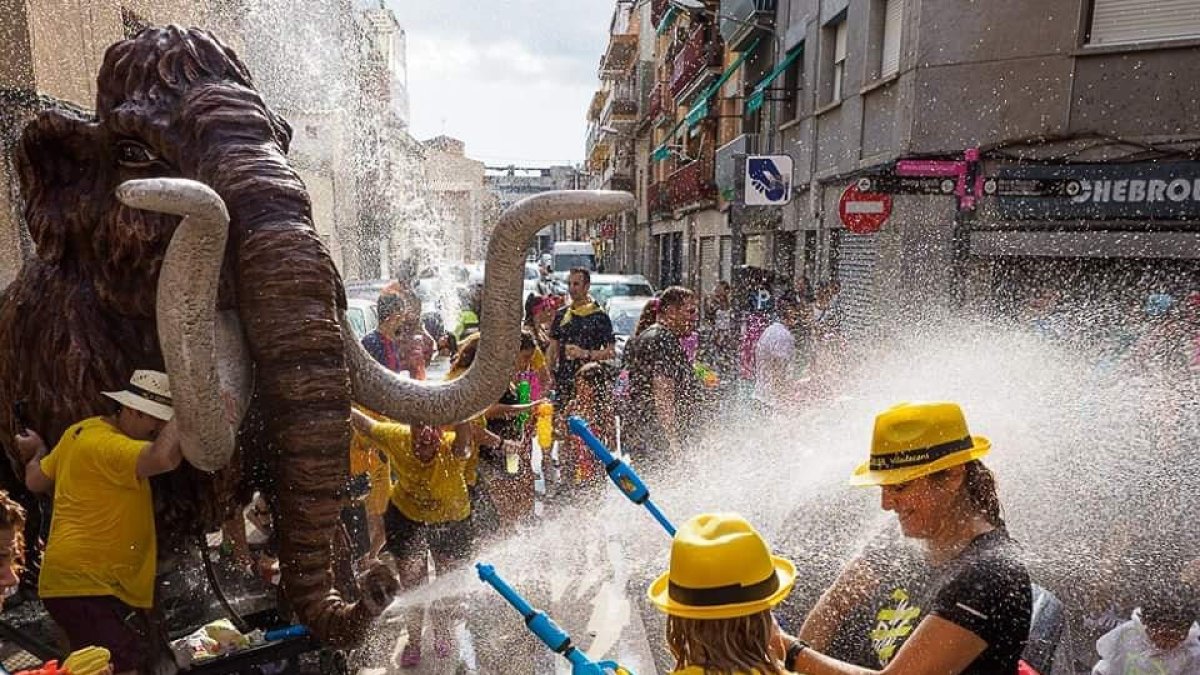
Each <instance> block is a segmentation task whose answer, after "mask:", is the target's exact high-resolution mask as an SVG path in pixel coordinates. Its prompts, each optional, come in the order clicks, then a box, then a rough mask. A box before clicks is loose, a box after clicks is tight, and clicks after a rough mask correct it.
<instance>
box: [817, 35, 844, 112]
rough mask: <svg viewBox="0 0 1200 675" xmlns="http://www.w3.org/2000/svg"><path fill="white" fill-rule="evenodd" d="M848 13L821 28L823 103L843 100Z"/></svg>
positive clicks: (827, 103)
mask: <svg viewBox="0 0 1200 675" xmlns="http://www.w3.org/2000/svg"><path fill="white" fill-rule="evenodd" d="M847 38H848V35H847V31H846V13H845V12H842V13H841V15H839V16H838V17H837V18H835V19H834V20H833V21H830V22H829V23H827V24H825V26H824V27H823V28H822V29H821V43H822V44H821V55H822V57H823V58H822V59H821V61H822V64H823V67H822V72H821V75H822V77H821V80H822V85H821V87H822V97H821V105H829V104H832V103H837V102H838V101H841V100H842V94H843V93H844V91H843V88H844V86H845V80H846V42H847Z"/></svg>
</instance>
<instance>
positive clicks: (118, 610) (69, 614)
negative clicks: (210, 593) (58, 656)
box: [42, 595, 155, 673]
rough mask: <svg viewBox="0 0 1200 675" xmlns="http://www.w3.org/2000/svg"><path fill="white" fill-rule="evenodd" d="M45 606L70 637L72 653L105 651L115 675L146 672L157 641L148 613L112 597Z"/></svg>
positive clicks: (59, 600) (47, 602)
mask: <svg viewBox="0 0 1200 675" xmlns="http://www.w3.org/2000/svg"><path fill="white" fill-rule="evenodd" d="M42 606H43V607H45V608H46V612H47V613H49V614H50V617H51V618H53V619H54V622H55V623H57V624H58V625H59V627H60V628H62V630H63V632H64V633H66V635H67V641H68V642H69V643H70V645H71V649H72V650H73V651H74V650H79V649H83V648H84V647H90V646H95V647H104V648H105V649H107V650H108V651H109V653H110V654H111V655H112V666H113V672H116V673H120V672H124V671H127V670H137V671H142V672H144V671H145V670H146V669H147V668H148V667H149V665H150V655H151V653H152V651H153V648H152V645H151V643H152V642H153V641H154V640H155V636H154V633H153V630H152V629H151V627H150V622H149V621H148V619H147V615H146V611H145V610H141V609H136V608H134V607H130V606H129V605H127V604H125V603H124V602H121V601H120V600H118V599H117V598H115V597H113V596H111V595H104V596H95V597H75V598H43V599H42Z"/></svg>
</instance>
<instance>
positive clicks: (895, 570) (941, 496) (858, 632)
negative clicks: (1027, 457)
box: [776, 402, 1032, 675]
mask: <svg viewBox="0 0 1200 675" xmlns="http://www.w3.org/2000/svg"><path fill="white" fill-rule="evenodd" d="M990 449H991V442H990V441H988V439H986V438H984V437H982V436H972V435H971V434H970V433H969V432H968V431H967V424H966V420H965V419H964V417H963V413H962V410H961V409H960V408H959V406H958V405H957V404H954V403H948V402H937V403H902V404H900V405H897V406H894V407H892V408H889V409H888V410H885V411H884V412H883V413H881V414H879V415H878V416H877V417H876V419H875V432H874V438H873V440H872V445H871V457H870V460H869V461H868V462H865V463H863V464H862V465H861V466H859V467H858V469H857V470H856V471H855V472H854V475H853V477H852V478H851V481H850V482H851V484H853V485H868V486H869V485H876V486H879V487H880V488H881V489H882V496H881V506H882V507H883V509H884V510H885V511H892V512H894V513H895V514H896V516H897V518H898V519H899V521H900V530H901V532H902V533H903V534H904V536H905V537H907V538H909V539H915V540H918V542H919V543H920V544H921V547H920V548H921V551H920V554H918V555H915V556H913V555H910V554H908V553H907V552H906V551H904V550H903V547H900V546H891V547H888V550H884V549H883V548H877V550H875V551H868V553H867V554H864V555H863V556H862V557H860V558H859V559H858V560H856V561H854V562H852V563H851V564H850V565H848V566H847V567H846V569H845V570H843V572H842V574H841V576H840V577H839V578H838V580H837V581H836V582H834V585H833V587H831V588H830V589H829V590H827V591H826V592H825V594H824V595H823V596H821V599H820V600H819V601H818V602H817V605H816V607H814V608H813V611H812V612H811V613H810V614H809V615H808V617H807V619H806V620H805V622H804V625H803V627H802V628H801V629H800V635H799V637H800V639H796V638H793V637H790V636H787V635H782V634H781V636H780V639H779V641H778V643H777V645H776V649H777V651H778V652H779V653H781V654H783V655H784V657H785V658H784V659H783V660H784V664H785V665H786V666H787V668H788V670H789V671H795V672H801V673H806V674H807V675H866V674H868V673H884V674H885V675H895V674H898V673H905V674H909V673H938V674H939V675H960V674H961V675H1016V673H1018V672H1019V671H1018V669H1019V668H1021V667H1022V666H1021V661H1020V659H1021V654H1022V652H1023V650H1024V648H1025V645H1026V642H1027V641H1028V638H1029V630H1030V619H1031V614H1032V585H1031V583H1030V580H1029V573H1028V572H1027V571H1026V568H1025V565H1024V563H1023V562H1022V561H1021V554H1020V551H1019V548H1018V547H1017V545H1016V543H1015V542H1014V541H1013V540H1012V539H1011V538H1009V536H1008V529H1007V527H1006V526H1005V523H1004V519H1003V517H1002V513H1001V508H1000V500H999V498H998V497H997V494H996V482H995V478H994V477H993V475H992V472H991V471H990V470H989V469H988V468H987V467H985V466H984V465H983V463H982V462H981V461H980V459H981V458H982V457H983V456H984V455H986V454H987V453H988V452H989V450H990ZM905 558H909V560H908V561H907V562H908V563H909V564H908V565H902V564H900V565H898V564H897V563H898V562H899V561H903V560H904V559H905ZM864 609H865V610H867V612H868V613H867V614H865V615H864V614H863V612H862V610H864ZM852 617H856V618H857V620H855V618H852ZM831 651H836V652H837V653H838V655H839V656H841V657H843V658H844V659H845V660H839V659H835V658H833V657H832V656H829V655H827V654H826V653H827V652H831ZM847 661H849V662H847Z"/></svg>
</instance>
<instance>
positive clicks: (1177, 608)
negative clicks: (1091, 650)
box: [1092, 585, 1200, 675]
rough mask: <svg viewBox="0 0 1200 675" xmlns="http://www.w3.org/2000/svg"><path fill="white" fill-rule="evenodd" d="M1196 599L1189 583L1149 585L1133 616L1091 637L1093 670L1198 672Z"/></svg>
mask: <svg viewBox="0 0 1200 675" xmlns="http://www.w3.org/2000/svg"><path fill="white" fill-rule="evenodd" d="M1198 614H1200V603H1198V602H1197V596H1196V592H1195V591H1194V590H1193V589H1191V588H1190V587H1188V586H1187V585H1183V586H1173V587H1170V588H1166V587H1163V588H1158V589H1154V590H1153V591H1152V593H1151V595H1150V596H1149V597H1148V598H1146V600H1145V601H1144V602H1143V603H1142V606H1141V607H1139V608H1138V609H1136V610H1134V612H1133V617H1132V618H1131V619H1130V620H1129V621H1126V622H1125V623H1123V624H1121V625H1120V626H1117V627H1116V628H1114V629H1113V630H1111V631H1109V632H1108V633H1106V634H1105V635H1104V636H1103V637H1101V638H1100V639H1099V640H1097V641H1096V651H1097V652H1099V653H1100V662H1099V663H1097V664H1096V666H1095V667H1094V668H1093V669H1092V675H1124V674H1125V673H1156V674H1158V675H1194V674H1195V673H1200V625H1197V623H1196V620H1197V615H1198Z"/></svg>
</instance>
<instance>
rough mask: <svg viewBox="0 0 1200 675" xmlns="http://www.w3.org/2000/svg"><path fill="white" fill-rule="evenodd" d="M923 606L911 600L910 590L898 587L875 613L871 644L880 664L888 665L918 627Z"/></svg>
mask: <svg viewBox="0 0 1200 675" xmlns="http://www.w3.org/2000/svg"><path fill="white" fill-rule="evenodd" d="M920 618H921V608H920V607H917V606H916V605H913V604H911V603H910V601H909V597H908V591H906V590H904V589H903V588H897V589H896V590H894V591H892V593H891V595H889V596H888V601H887V602H886V603H885V604H884V606H883V607H881V608H880V609H879V611H878V612H877V613H876V614H875V622H876V623H875V629H874V630H872V631H871V646H872V647H873V648H874V649H875V654H876V656H878V657H879V665H880V666H886V665H887V664H888V662H889V661H891V660H892V657H894V656H895V655H896V650H897V649H898V648H899V647H900V645H901V644H902V643H903V642H904V640H905V639H906V638H908V636H909V634H910V633H912V632H913V629H914V628H916V627H917V620H918V619H920Z"/></svg>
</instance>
